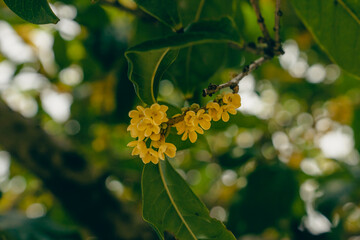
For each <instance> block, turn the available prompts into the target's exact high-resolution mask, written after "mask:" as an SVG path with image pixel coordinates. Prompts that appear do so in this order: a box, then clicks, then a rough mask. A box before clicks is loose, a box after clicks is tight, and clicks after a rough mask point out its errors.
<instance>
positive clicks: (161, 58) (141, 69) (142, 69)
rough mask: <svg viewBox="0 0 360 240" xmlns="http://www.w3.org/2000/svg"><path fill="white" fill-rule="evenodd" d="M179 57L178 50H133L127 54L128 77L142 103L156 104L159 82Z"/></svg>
mask: <svg viewBox="0 0 360 240" xmlns="http://www.w3.org/2000/svg"><path fill="white" fill-rule="evenodd" d="M177 55H178V50H170V48H164V49H162V48H161V49H156V50H152V51H144V50H142V49H141V48H138V49H137V48H133V49H129V50H128V51H127V52H126V53H125V56H126V58H127V60H128V63H129V70H128V76H129V79H130V81H132V82H133V83H134V86H135V89H136V94H137V95H138V97H139V98H140V99H141V101H143V102H144V103H146V104H151V103H154V102H156V96H157V90H158V85H159V81H160V80H161V77H162V75H163V74H164V72H165V71H166V69H167V68H168V67H169V66H170V65H171V64H172V63H173V62H174V61H175V59H176V57H177Z"/></svg>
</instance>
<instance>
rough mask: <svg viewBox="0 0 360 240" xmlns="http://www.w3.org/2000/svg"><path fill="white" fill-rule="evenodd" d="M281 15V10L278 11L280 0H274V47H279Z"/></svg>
mask: <svg viewBox="0 0 360 240" xmlns="http://www.w3.org/2000/svg"><path fill="white" fill-rule="evenodd" d="M281 16H282V12H281V11H280V0H276V3H275V25H274V32H275V37H274V38H275V49H276V50H277V49H279V47H280V17H281Z"/></svg>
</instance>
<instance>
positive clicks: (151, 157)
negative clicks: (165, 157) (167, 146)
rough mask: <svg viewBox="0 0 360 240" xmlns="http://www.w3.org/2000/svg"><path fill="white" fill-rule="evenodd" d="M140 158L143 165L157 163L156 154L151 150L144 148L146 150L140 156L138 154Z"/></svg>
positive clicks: (157, 157)
mask: <svg viewBox="0 0 360 240" xmlns="http://www.w3.org/2000/svg"><path fill="white" fill-rule="evenodd" d="M140 158H141V160H142V161H143V163H145V164H147V163H149V162H152V163H154V164H157V163H158V162H159V156H158V152H157V151H155V150H154V149H153V148H146V150H145V151H143V152H142V154H140Z"/></svg>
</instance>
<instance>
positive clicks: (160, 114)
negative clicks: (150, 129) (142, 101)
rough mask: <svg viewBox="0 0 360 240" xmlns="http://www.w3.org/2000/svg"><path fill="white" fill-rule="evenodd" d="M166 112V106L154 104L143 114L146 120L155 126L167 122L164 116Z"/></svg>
mask: <svg viewBox="0 0 360 240" xmlns="http://www.w3.org/2000/svg"><path fill="white" fill-rule="evenodd" d="M167 110H168V107H167V106H165V105H159V104H158V103H154V104H153V105H151V106H150V107H149V108H146V109H145V111H144V112H145V116H146V117H147V118H149V119H151V120H153V121H154V123H155V124H156V125H160V124H161V123H163V122H166V121H168V119H167V116H166V111H167Z"/></svg>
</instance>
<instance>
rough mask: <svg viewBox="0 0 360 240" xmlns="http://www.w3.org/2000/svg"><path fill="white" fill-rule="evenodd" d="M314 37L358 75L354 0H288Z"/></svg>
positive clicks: (359, 33) (358, 23)
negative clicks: (290, 0)
mask: <svg viewBox="0 0 360 240" xmlns="http://www.w3.org/2000/svg"><path fill="white" fill-rule="evenodd" d="M292 3H293V6H294V7H295V9H296V12H297V14H298V15H299V16H300V18H301V19H302V21H303V22H304V23H305V25H306V27H307V28H308V29H309V31H310V32H311V33H312V35H313V36H314V38H315V40H316V41H317V42H318V44H319V45H320V46H321V47H322V49H323V50H324V51H325V52H326V53H327V54H328V56H329V57H330V58H331V59H332V60H333V61H334V62H336V63H337V64H338V65H339V66H340V67H341V68H343V69H344V70H345V71H347V72H349V73H351V74H353V75H356V76H357V77H360V68H359V62H360V54H359V52H360V41H358V39H359V38H360V7H359V2H358V1H355V0H336V1H327V0H318V1H307V0H292Z"/></svg>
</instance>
